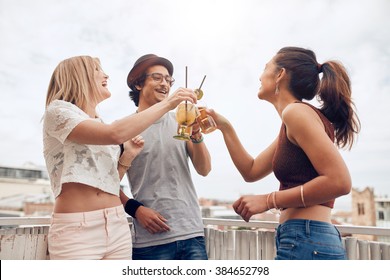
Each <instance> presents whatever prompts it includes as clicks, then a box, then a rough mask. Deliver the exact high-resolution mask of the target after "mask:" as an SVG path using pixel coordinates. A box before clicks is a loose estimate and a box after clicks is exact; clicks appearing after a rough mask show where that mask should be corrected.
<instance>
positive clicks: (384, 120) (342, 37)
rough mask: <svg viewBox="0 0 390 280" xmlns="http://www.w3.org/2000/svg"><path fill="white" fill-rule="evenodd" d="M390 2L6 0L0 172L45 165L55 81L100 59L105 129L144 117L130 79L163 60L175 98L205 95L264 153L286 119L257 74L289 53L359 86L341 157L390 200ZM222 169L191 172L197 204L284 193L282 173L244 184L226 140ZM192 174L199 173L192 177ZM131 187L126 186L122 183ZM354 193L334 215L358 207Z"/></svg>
mask: <svg viewBox="0 0 390 280" xmlns="http://www.w3.org/2000/svg"><path fill="white" fill-rule="evenodd" d="M389 11H390V1H387V0H360V1H356V0H337V1H336V0H324V1H310V0H290V1H287V0H286V1H283V0H279V1H273V0H240V1H238V0H237V1H233V0H197V1H195V0H193V1H189V0H165V1H158V0H143V1H134V0H111V1H108V2H107V1H98V0H84V1H76V0H55V1H54V0H34V1H30V0H0V36H1V39H0V97H1V98H0V104H1V106H0V107H1V111H0V165H5V166H21V165H24V164H26V163H27V162H31V163H34V164H36V165H39V166H44V164H45V162H44V158H43V154H42V122H41V118H42V115H43V113H44V108H45V98H46V90H47V86H48V83H49V79H50V76H51V74H52V72H53V70H54V68H55V67H56V66H57V65H58V63H59V62H60V61H62V60H63V59H66V58H68V57H72V56H76V55H91V56H94V57H99V58H100V60H101V62H102V66H103V69H104V71H105V72H106V73H107V74H109V76H110V79H109V89H110V91H111V93H112V97H111V98H110V99H108V100H106V101H104V102H102V103H101V104H100V105H99V107H98V111H99V113H100V115H101V117H102V118H103V119H104V120H105V122H112V121H114V120H116V119H119V118H121V117H124V116H126V115H127V114H131V113H133V112H134V111H135V110H136V107H135V106H134V104H133V102H132V101H130V99H129V97H128V88H127V85H126V77H127V74H128V72H129V70H130V69H131V67H132V66H133V64H134V62H135V60H136V59H137V58H138V57H140V56H141V55H144V54H147V53H154V54H157V55H159V56H163V57H166V58H168V59H169V60H170V61H171V62H172V63H173V64H174V68H175V70H174V78H175V79H176V82H175V84H174V86H173V87H172V89H171V92H173V91H174V90H175V89H177V88H178V87H182V86H184V84H185V67H186V66H187V67H188V86H189V87H190V88H196V87H198V86H199V84H200V82H201V81H202V78H203V76H204V75H207V78H206V80H205V82H204V84H203V87H202V89H203V91H204V97H203V100H204V101H205V102H206V103H207V105H208V106H209V107H210V108H213V109H215V110H216V111H217V112H219V113H221V114H223V115H224V116H225V117H227V118H228V119H229V120H230V121H231V123H232V124H233V126H234V127H235V129H236V131H237V133H238V136H239V137H240V139H241V141H242V143H243V145H244V147H245V148H246V149H247V151H248V152H249V153H250V154H251V155H252V156H253V157H255V156H257V155H258V154H259V153H260V152H261V151H262V150H263V149H264V148H266V147H267V146H268V145H269V144H270V143H271V141H272V140H273V139H274V138H275V137H276V136H277V134H278V131H279V128H280V124H281V121H280V118H279V116H278V115H277V113H276V111H275V109H274V108H273V107H272V105H271V104H270V103H267V102H266V101H261V100H259V99H258V98H257V92H258V89H259V87H260V82H259V76H260V74H261V72H262V70H263V69H264V65H265V63H267V62H268V61H269V60H270V59H271V58H272V56H273V55H274V54H275V53H276V52H277V51H278V50H279V49H280V48H282V47H285V46H299V47H304V48H309V49H312V50H313V51H315V53H316V54H317V60H318V62H319V63H323V62H325V61H327V60H339V61H341V62H342V63H343V64H344V65H345V67H346V68H347V70H348V72H349V74H350V77H351V82H352V98H353V100H354V102H355V105H356V107H357V113H358V115H359V118H360V120H361V123H362V130H361V133H360V134H359V137H358V140H357V143H356V144H355V146H354V147H353V148H352V150H351V151H344V150H341V151H340V152H341V154H342V156H343V158H344V160H345V161H346V163H347V166H348V167H349V170H350V173H351V176H352V182H353V187H355V188H357V189H360V190H363V189H364V188H365V187H367V186H369V187H372V188H374V191H375V194H376V195H382V196H384V195H390V179H389V172H390V145H389V143H390V128H389V122H390V115H389V104H390V74H389V73H390V31H389V30H390V18H389V16H388V12H389ZM205 143H206V144H207V147H208V148H209V151H210V154H211V157H212V165H213V169H212V171H211V172H210V174H209V175H208V176H207V177H201V176H199V175H198V174H196V172H193V180H194V182H195V185H196V189H197V192H198V196H199V197H205V198H213V199H220V200H235V199H237V198H238V197H239V196H240V195H243V194H256V193H257V194H261V193H267V192H271V191H274V190H277V188H278V185H279V184H278V182H277V180H276V179H275V177H274V176H273V174H271V175H269V176H268V177H267V178H265V179H263V180H261V181H258V182H254V183H246V182H244V180H243V179H242V177H241V175H240V174H239V173H238V171H237V170H236V169H235V167H234V165H233V163H232V161H231V159H230V157H229V154H228V152H227V149H226V146H225V145H224V142H223V138H222V135H221V133H220V131H215V132H213V133H211V134H207V135H205ZM192 171H194V169H193V168H192ZM123 182H124V184H126V181H123ZM350 208H351V201H350V195H348V196H345V197H342V198H339V199H338V200H337V201H336V205H335V209H339V210H349V209H350Z"/></svg>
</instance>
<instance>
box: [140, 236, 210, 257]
mask: <svg viewBox="0 0 390 280" xmlns="http://www.w3.org/2000/svg"><path fill="white" fill-rule="evenodd" d="M133 260H207V253H206V246H205V240H204V237H203V236H199V237H194V238H190V239H186V240H179V241H175V242H172V243H167V244H162V245H156V246H150V247H143V248H133Z"/></svg>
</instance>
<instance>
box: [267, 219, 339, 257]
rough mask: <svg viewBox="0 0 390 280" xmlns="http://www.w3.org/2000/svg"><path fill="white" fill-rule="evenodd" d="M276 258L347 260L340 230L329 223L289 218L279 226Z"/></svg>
mask: <svg viewBox="0 0 390 280" xmlns="http://www.w3.org/2000/svg"><path fill="white" fill-rule="evenodd" d="M276 250H277V252H276V257H275V260H345V259H346V252H345V249H344V246H343V243H342V240H341V235H340V232H339V231H338V230H337V228H336V227H335V226H334V225H332V224H329V223H325V222H319V221H312V220H298V219H297V220H288V221H286V222H285V223H283V224H281V225H279V226H278V228H277V232H276Z"/></svg>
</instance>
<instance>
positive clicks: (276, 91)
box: [275, 84, 280, 95]
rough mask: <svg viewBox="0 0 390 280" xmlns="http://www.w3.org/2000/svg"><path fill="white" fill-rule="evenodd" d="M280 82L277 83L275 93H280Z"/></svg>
mask: <svg viewBox="0 0 390 280" xmlns="http://www.w3.org/2000/svg"><path fill="white" fill-rule="evenodd" d="M279 92H280V91H279V84H276V89H275V95H278V94H279Z"/></svg>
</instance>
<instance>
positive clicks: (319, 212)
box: [279, 205, 332, 224]
mask: <svg viewBox="0 0 390 280" xmlns="http://www.w3.org/2000/svg"><path fill="white" fill-rule="evenodd" d="M331 211H332V209H331V208H329V207H326V206H323V205H313V206H310V207H307V208H287V209H285V210H283V211H282V212H281V214H280V218H279V222H280V223H281V224H282V223H284V222H286V221H288V220H292V219H305V220H315V221H321V222H326V223H330V222H331V220H330V217H331Z"/></svg>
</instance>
